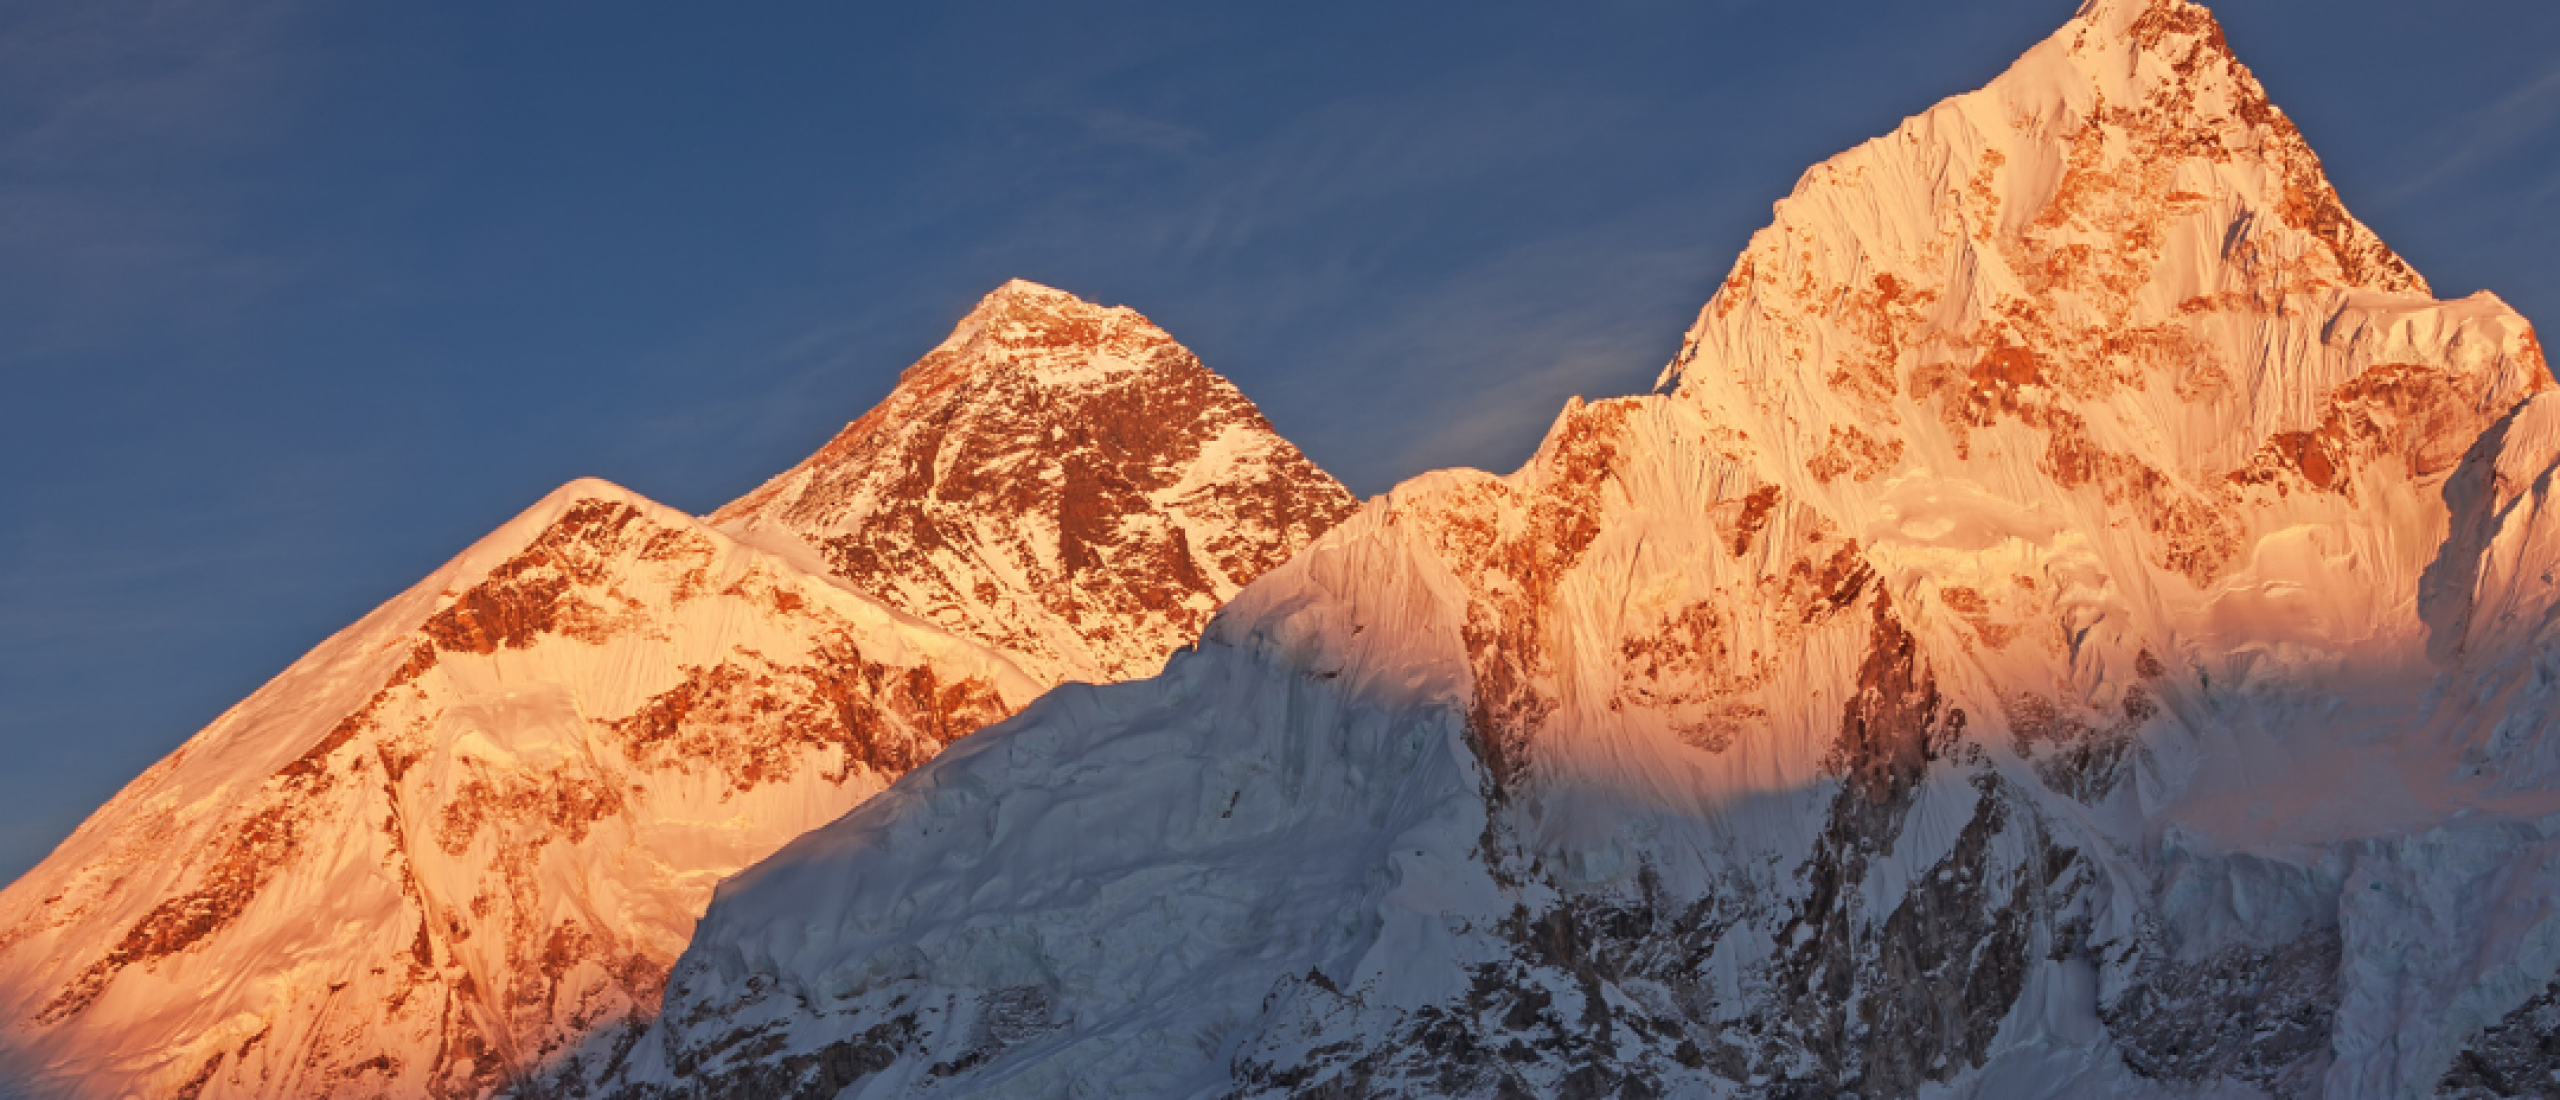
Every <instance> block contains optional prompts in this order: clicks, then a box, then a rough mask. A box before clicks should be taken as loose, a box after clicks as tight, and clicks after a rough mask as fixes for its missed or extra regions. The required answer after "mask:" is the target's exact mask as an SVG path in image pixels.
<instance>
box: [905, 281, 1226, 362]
mask: <svg viewBox="0 0 2560 1100" xmlns="http://www.w3.org/2000/svg"><path fill="white" fill-rule="evenodd" d="M1167 349H1174V350H1178V349H1179V346H1178V345H1176V344H1175V343H1174V341H1173V337H1171V336H1169V335H1167V334H1166V333H1165V331H1164V330H1163V329H1161V328H1158V327H1156V325H1155V323H1154V322H1152V321H1149V320H1147V319H1146V317H1144V316H1142V315H1140V314H1139V313H1138V311H1136V310H1133V309H1130V308H1128V307H1126V306H1105V305H1100V304H1097V303H1094V302H1090V301H1087V300H1085V299H1083V298H1080V297H1077V296H1076V295H1074V294H1071V293H1068V292H1067V291H1063V290H1059V289H1057V288H1055V287H1050V286H1043V285H1041V284H1039V283H1035V282H1031V281H1029V280H1026V279H1011V280H1007V281H1006V282H1005V284H1004V285H1003V286H999V287H997V288H996V289H995V290H994V291H992V292H990V293H988V294H987V296H986V297H984V298H981V299H979V300H978V304H977V306H976V308H974V309H971V310H970V311H969V313H968V315H967V316H965V317H963V318H961V319H960V323H959V324H958V325H956V326H954V327H953V329H952V332H951V336H950V338H948V339H946V340H944V341H943V342H942V346H941V347H939V348H936V349H935V353H934V354H933V355H931V356H928V357H927V358H926V360H925V362H924V363H919V364H917V367H918V368H919V369H921V368H923V367H925V366H927V365H937V366H939V367H941V368H944V370H948V369H949V368H952V367H959V368H963V369H967V370H971V371H975V370H981V369H985V368H987V367H990V366H1014V367H1024V368H1030V369H1032V370H1034V371H1036V372H1040V373H1053V372H1058V371H1061V370H1063V371H1065V372H1066V374H1067V375H1069V376H1074V375H1077V374H1080V373H1081V372H1080V371H1079V370H1077V368H1079V367H1082V366H1085V365H1087V364H1088V363H1089V361H1090V360H1092V359H1093V358H1094V357H1095V356H1107V357H1110V358H1113V359H1118V360H1122V361H1126V362H1131V363H1147V362H1151V361H1156V360H1160V359H1161V360H1164V361H1166V362H1171V361H1172V360H1174V359H1187V358H1188V357H1187V356H1164V355H1160V354H1159V353H1161V352H1164V351H1165V350H1167ZM940 373H943V372H942V371H929V372H926V376H925V377H922V378H919V377H918V375H917V373H916V371H912V370H911V371H909V372H908V374H907V376H906V378H905V379H904V384H907V385H912V384H915V383H917V382H919V381H922V382H926V383H928V384H930V383H931V382H933V381H934V379H933V377H932V376H933V375H936V374H940ZM1061 380H1072V379H1071V378H1064V379H1061Z"/></svg>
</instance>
